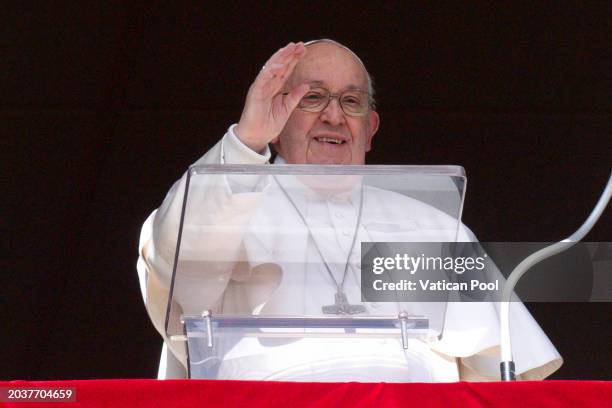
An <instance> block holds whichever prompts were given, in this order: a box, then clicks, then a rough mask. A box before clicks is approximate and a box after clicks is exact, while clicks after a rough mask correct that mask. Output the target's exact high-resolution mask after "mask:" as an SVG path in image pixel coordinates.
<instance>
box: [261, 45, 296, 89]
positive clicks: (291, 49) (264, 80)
mask: <svg viewBox="0 0 612 408" xmlns="http://www.w3.org/2000/svg"><path fill="white" fill-rule="evenodd" d="M304 54H306V47H305V46H304V44H303V43H301V42H300V43H297V44H294V43H289V44H288V45H286V46H285V47H283V48H281V49H280V50H278V51H277V52H276V53H275V54H274V55H273V56H272V57H270V59H269V60H268V62H266V65H264V66H263V68H262V70H261V72H260V73H259V75H258V76H257V78H256V79H255V82H254V83H253V85H254V86H255V87H256V88H260V89H259V91H260V92H264V93H266V94H268V96H269V97H272V96H273V95H274V94H276V93H278V92H279V91H280V89H281V88H282V86H283V85H284V83H285V81H286V80H287V78H288V77H289V76H290V75H291V73H292V72H293V69H294V68H295V66H296V65H297V63H298V62H299V60H300V59H301V58H302V57H303V56H304Z"/></svg>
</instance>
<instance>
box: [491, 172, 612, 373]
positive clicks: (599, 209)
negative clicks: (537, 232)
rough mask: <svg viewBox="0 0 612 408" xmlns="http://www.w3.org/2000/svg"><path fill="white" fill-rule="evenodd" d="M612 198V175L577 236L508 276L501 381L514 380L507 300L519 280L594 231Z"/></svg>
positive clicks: (502, 310) (528, 260) (502, 314)
mask: <svg viewBox="0 0 612 408" xmlns="http://www.w3.org/2000/svg"><path fill="white" fill-rule="evenodd" d="M611 195H612V173H611V174H610V178H609V179H608V184H606V188H605V189H604V191H603V193H602V195H601V197H600V198H599V201H598V202H597V204H596V205H595V208H593V211H591V215H589V217H588V218H587V220H586V221H585V222H584V224H582V226H581V227H580V228H578V230H576V232H574V233H573V234H572V235H570V236H569V237H568V238H566V239H564V240H563V241H560V242H557V243H555V244H552V245H549V246H547V247H546V248H542V249H540V250H539V251H537V252H534V253H533V254H531V255H529V256H528V257H527V258H525V259H524V260H523V261H522V262H521V263H520V264H518V265H517V266H516V268H514V270H513V271H512V273H511V274H510V276H508V280H507V281H506V284H505V285H504V290H503V292H502V301H501V305H500V311H499V314H500V316H499V319H500V327H501V328H500V348H501V363H500V365H499V366H500V370H501V379H502V381H514V380H515V379H516V377H515V374H514V361H512V344H511V342H510V321H509V320H510V319H509V318H510V297H511V296H512V291H513V290H514V287H515V286H516V284H517V282H518V280H519V279H520V278H521V277H522V276H523V275H524V274H525V272H527V270H529V268H531V267H532V266H533V265H535V264H537V263H538V262H540V261H543V260H544V259H546V258H549V257H551V256H553V255H556V254H558V253H559V252H563V251H565V250H566V249H568V248H570V247H571V246H573V245H574V244H576V243H577V242H578V241H580V240H581V239H582V238H584V236H585V235H586V234H587V233H588V232H589V231H590V230H591V228H593V225H595V223H596V222H597V220H598V219H599V217H600V216H601V214H602V213H603V211H604V209H605V208H606V205H608V201H610V196H611Z"/></svg>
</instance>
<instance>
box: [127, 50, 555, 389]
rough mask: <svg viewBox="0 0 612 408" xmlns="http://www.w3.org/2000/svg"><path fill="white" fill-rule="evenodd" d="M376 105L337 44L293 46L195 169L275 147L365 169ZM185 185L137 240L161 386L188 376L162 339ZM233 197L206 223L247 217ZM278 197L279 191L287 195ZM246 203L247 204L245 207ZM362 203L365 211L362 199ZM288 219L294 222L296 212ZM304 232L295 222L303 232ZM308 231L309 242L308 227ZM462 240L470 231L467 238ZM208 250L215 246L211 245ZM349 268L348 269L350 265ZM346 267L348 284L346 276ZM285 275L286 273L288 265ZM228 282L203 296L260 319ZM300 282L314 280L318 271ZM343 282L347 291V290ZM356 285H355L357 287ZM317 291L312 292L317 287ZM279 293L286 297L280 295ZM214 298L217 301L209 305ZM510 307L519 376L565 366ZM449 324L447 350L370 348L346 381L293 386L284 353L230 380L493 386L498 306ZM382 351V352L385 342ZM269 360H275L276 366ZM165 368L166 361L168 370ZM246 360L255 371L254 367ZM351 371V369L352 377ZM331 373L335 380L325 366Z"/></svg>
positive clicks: (303, 353)
mask: <svg viewBox="0 0 612 408" xmlns="http://www.w3.org/2000/svg"><path fill="white" fill-rule="evenodd" d="M374 106H375V104H374V98H373V89H372V82H371V79H370V76H369V74H368V72H367V71H366V69H365V66H364V65H363V63H362V62H361V60H360V59H359V58H358V57H357V56H356V55H355V54H354V53H353V52H352V51H351V50H349V49H348V48H346V47H345V46H343V45H341V44H338V43H337V42H334V41H331V40H318V41H312V42H310V43H306V44H303V43H297V44H294V43H290V44H288V45H287V46H285V47H284V48H281V49H280V50H278V51H277V52H276V53H275V54H274V55H273V56H272V57H271V58H270V59H269V60H268V61H267V62H266V64H265V65H264V66H263V68H262V69H261V71H260V72H259V74H258V76H257V78H256V79H255V81H254V82H253V84H252V85H251V87H250V89H249V92H248V94H247V97H246V102H245V106H244V109H243V112H242V115H241V117H240V121H239V122H238V124H236V125H233V126H231V127H230V128H229V130H228V132H227V133H226V135H225V136H224V137H223V138H222V139H221V141H220V142H219V143H217V144H216V145H215V146H214V147H213V148H212V149H211V150H210V151H209V152H207V153H206V154H205V155H204V156H203V157H202V158H201V159H200V160H198V161H197V162H196V164H224V163H227V164H264V163H267V162H268V161H269V159H270V156H271V155H270V150H269V147H268V146H269V144H272V145H273V146H274V148H275V150H276V151H277V153H278V157H277V159H276V162H277V163H279V162H280V163H291V164H364V163H365V154H366V153H367V152H368V151H370V149H371V143H372V138H373V137H374V135H375V134H376V131H377V130H378V125H379V116H378V113H377V112H376V111H375V110H374ZM184 183H185V180H184V178H183V179H181V180H179V182H178V183H177V184H175V186H174V187H173V188H172V189H171V190H170V192H169V194H168V195H167V197H166V199H165V200H164V203H163V204H162V206H161V207H160V208H159V209H158V210H157V211H155V212H154V213H153V214H152V215H151V216H150V217H149V219H148V220H147V221H146V223H145V225H144V226H143V230H142V234H141V240H140V258H139V261H138V270H139V276H140V279H141V288H142V292H143V297H144V298H145V303H146V306H147V311H148V312H149V315H150V316H151V319H152V321H153V323H154V325H155V327H156V328H157V329H158V331H159V332H160V333H161V334H162V336H163V337H164V339H165V346H164V355H163V357H162V365H161V369H160V377H163V378H167V377H180V376H184V375H185V371H184V368H185V366H186V358H185V354H184V348H183V346H182V345H177V344H176V343H175V342H173V341H170V340H168V339H167V338H166V337H165V331H164V320H165V313H166V304H167V300H168V287H169V279H170V276H171V270H172V260H173V250H174V246H173V245H174V243H175V240H176V230H177V229H176V228H177V221H178V218H179V215H180V208H181V204H182V201H181V200H182V191H183V188H184ZM279 184H280V183H279ZM227 190H228V191H230V192H229V193H227V194H228V195H229V196H228V197H225V198H223V199H224V200H226V201H222V200H220V199H218V198H215V200H208V201H211V202H215V203H213V204H211V207H210V208H209V207H206V205H208V204H207V203H204V206H203V207H202V213H204V214H206V216H208V214H214V213H215V212H219V209H220V208H224V209H225V210H226V209H227V208H228V207H230V206H231V205H235V206H236V205H237V204H236V203H239V204H238V205H237V207H240V206H242V208H243V209H244V208H247V207H249V204H248V203H249V201H248V200H251V199H252V195H249V194H247V195H246V197H243V196H244V194H241V192H240V191H239V190H240V189H232V188H231V186H230V188H228V189H227ZM280 190H281V191H283V187H282V186H280ZM285 193H286V192H285ZM366 194H367V193H366ZM287 198H288V200H289V202H291V198H290V197H289V196H287ZM241 200H244V201H243V202H245V203H247V204H240V203H241ZM383 201H384V200H383ZM383 201H381V202H380V205H384V203H383ZM219 202H223V204H219ZM270 202H271V203H272V204H271V205H279V204H278V202H279V200H274V201H270ZM361 203H363V197H362V199H361ZM291 204H292V205H293V207H294V208H293V209H294V210H296V212H297V213H299V208H298V206H297V205H295V204H294V203H293V202H291ZM215 205H216V207H214V206H215ZM360 205H361V204H360ZM250 207H252V206H250ZM293 209H290V210H289V212H292V211H293ZM366 216H367V214H365V215H364V218H365V217H366ZM279 217H282V211H279ZM291 217H293V218H294V219H295V218H296V216H295V213H292V216H291ZM300 217H302V215H300ZM359 217H361V209H360V210H359V216H358V218H357V225H358V226H357V229H355V236H357V234H358V233H360V231H358V229H359V228H362V227H360V225H359V223H360V218H359ZM302 218H303V217H302ZM303 221H304V224H306V227H307V228H308V224H307V222H306V220H305V219H303ZM286 222H289V223H290V222H292V220H291V219H289V218H288V219H287V221H286ZM299 223H300V221H299V219H298V220H297V224H299ZM308 230H309V231H308V232H309V233H310V229H309V228H308ZM465 231H469V230H467V229H465ZM311 235H312V234H311ZM464 235H465V236H464V238H465V239H473V237H472V236H470V233H469V232H466V233H465V234H464ZM311 238H312V240H311V241H309V242H310V243H309V244H306V245H307V247H309V248H310V249H309V250H312V246H313V245H314V246H318V245H317V244H316V241H317V239H315V237H314V236H312V237H311ZM211 245H212V247H214V245H215V243H211ZM352 249H353V247H352V246H351V248H350V249H349V251H348V252H349V257H350V256H351V252H352ZM207 250H211V249H210V248H209V249H206V248H202V249H201V253H202V254H204V255H205V254H206V251H207ZM317 250H318V252H319V255H320V257H321V258H323V264H325V266H326V268H327V269H328V272H329V275H330V276H331V277H332V278H334V276H332V275H333V274H332V272H331V271H330V270H329V267H327V265H326V262H325V259H324V258H325V257H324V256H323V253H321V250H320V249H318V248H317ZM211 251H212V250H211ZM251 252H254V251H251ZM204 255H203V256H204ZM346 268H348V261H347V266H346ZM346 268H345V271H344V278H346V276H347V269H346ZM212 269H214V268H212ZM212 269H211V270H212ZM253 269H255V268H253ZM287 269H289V267H288V266H287ZM252 272H253V271H251V273H252ZM211 273H212V272H211ZM224 273H225V275H222V276H221V275H219V277H218V279H217V277H215V279H211V280H210V282H211V285H212V286H214V285H217V283H215V282H223V284H224V285H227V286H225V287H224V288H219V289H215V290H216V293H215V291H214V290H212V289H211V288H206V290H209V292H208V293H207V296H204V297H208V298H211V299H215V302H216V304H219V302H225V304H226V306H227V309H224V310H230V309H231V308H232V307H234V308H238V307H237V306H236V305H237V304H241V305H243V307H242V309H249V310H238V312H242V313H251V312H253V313H254V311H253V310H252V307H245V306H244V304H243V303H241V302H240V301H238V302H234V303H233V304H230V303H228V299H231V298H232V295H230V294H228V296H225V295H223V296H221V295H222V293H223V292H224V291H225V292H226V293H228V291H229V290H230V289H229V288H230V284H229V283H228V282H230V283H231V282H232V281H233V280H239V278H238V277H237V274H238V272H237V271H236V270H233V271H232V270H230V271H226V272H224ZM304 273H310V274H313V272H312V271H310V272H304ZM323 275H325V273H323ZM344 278H343V279H342V283H344ZM356 280H357V279H355V281H356ZM338 282H339V279H336V278H334V283H336V285H337V286H338V292H340V293H341V294H342V295H344V293H343V288H342V287H341V285H338ZM355 284H356V285H357V284H358V282H355ZM356 285H355V286H356ZM243 286H244V285H243ZM315 286H316V285H315ZM312 289H313V291H315V292H316V291H318V290H319V287H315V288H312ZM277 292H282V291H281V290H277ZM210 293H212V294H213V295H211V296H209V295H210ZM288 293H289V292H288ZM266 296H267V298H266V299H265V301H266V302H267V305H266V306H267V307H268V306H269V307H272V306H273V305H276V306H278V307H281V308H282V307H283V302H284V299H287V296H289V297H290V296H292V295H291V293H289V294H287V293H286V294H285V297H284V298H274V296H272V295H269V294H268V295H266ZM234 297H236V295H234ZM238 297H240V295H238ZM238 300H240V299H238ZM211 307H214V306H211ZM513 308H514V314H513V316H514V317H513V319H514V321H513V325H515V326H516V327H517V328H518V329H519V330H520V331H521V333H522V339H523V343H522V345H521V346H519V347H518V349H519V350H521V351H517V354H518V355H519V356H518V357H517V358H515V360H516V361H517V363H518V366H519V367H518V369H517V373H518V374H519V375H522V377H523V378H528V379H538V378H544V377H546V376H547V375H549V374H550V373H551V372H553V371H554V370H556V369H557V368H558V367H559V366H560V364H561V359H560V356H559V355H558V353H557V352H556V350H555V349H554V347H553V346H552V344H550V342H549V341H548V339H547V338H546V336H545V335H544V334H543V333H542V332H541V329H540V328H539V326H538V325H537V323H535V321H533V319H532V318H531V316H530V315H529V313H528V312H527V311H526V309H524V307H523V306H522V304H520V303H517V304H515V305H513ZM238 309H240V308H238ZM445 324H446V327H447V328H448V329H445V335H444V337H443V339H442V341H439V342H433V343H427V342H422V341H418V342H414V344H412V345H411V347H410V348H411V350H412V352H413V353H415V354H414V355H412V357H410V358H408V357H406V356H403V355H402V356H398V355H392V356H391V357H390V355H389V353H388V352H387V351H384V350H383V352H382V353H380V354H377V353H376V352H374V353H372V352H371V350H372V348H371V347H370V346H371V344H370V345H369V346H366V347H365V349H366V350H368V354H369V355H368V356H359V358H363V359H365V358H366V357H367V358H369V360H367V362H366V363H364V361H366V360H362V361H361V363H358V364H356V365H355V366H354V367H353V365H352V362H351V360H350V358H353V357H350V358H349V360H346V361H344V362H340V363H338V364H339V365H344V366H343V367H341V370H340V371H341V373H342V374H339V375H336V374H333V375H330V376H327V377H326V373H325V372H317V373H315V374H313V376H312V377H308V375H302V374H300V375H297V376H296V375H295V370H294V371H293V374H292V375H293V377H292V376H291V375H288V374H287V375H283V374H282V373H287V372H288V371H287V369H292V367H282V364H283V363H284V362H283V361H280V360H282V359H283V358H284V357H282V356H283V354H282V353H281V354H277V355H276V357H274V354H269V356H268V357H266V354H265V353H264V359H266V358H267V360H268V361H262V360H258V361H257V362H255V363H254V364H257V365H258V372H260V373H261V374H260V376H259V377H257V376H255V377H249V376H248V375H235V374H233V373H239V374H240V373H244V372H245V371H248V370H244V369H242V370H241V369H240V368H241V367H240V364H243V363H242V362H243V361H249V360H248V359H246V360H240V359H235V360H234V361H233V363H234V366H233V367H232V365H231V364H230V362H228V364H226V367H225V369H226V373H228V374H227V375H228V376H230V377H232V378H238V379H262V378H270V379H277V380H283V379H291V378H298V379H302V380H303V379H310V380H317V379H319V378H324V379H332V380H354V379H364V377H363V376H361V373H360V375H353V374H352V373H356V372H357V371H356V370H360V371H361V372H363V371H366V372H367V371H368V370H372V369H373V368H375V367H377V366H383V365H384V366H385V369H381V370H379V371H378V372H377V373H376V374H373V376H372V378H371V379H372V380H379V381H404V380H406V381H409V380H414V381H456V380H459V379H468V380H485V379H495V377H496V375H497V361H498V360H497V350H498V349H497V346H498V344H499V340H498V336H497V330H498V329H497V327H498V326H497V320H496V316H495V308H494V306H493V305H492V304H487V303H480V304H476V303H474V304H468V305H455V306H453V307H451V308H449V309H448V311H447V313H446V323H445ZM378 345H379V346H380V343H378ZM310 346H312V344H311V345H310ZM168 347H169V349H170V351H168ZM289 347H293V348H288V349H287V350H288V351H287V353H288V354H286V356H291V357H292V358H293V356H296V355H298V356H300V358H302V359H301V360H299V361H297V360H296V363H295V364H296V366H298V365H299V366H304V365H307V366H309V367H312V366H313V365H314V364H313V363H312V361H310V360H308V358H310V357H309V356H310V355H312V354H319V352H321V353H322V352H323V347H322V346H317V345H315V347H314V348H312V347H311V348H310V349H308V345H305V344H300V343H299V342H298V343H296V344H293V345H291V346H289ZM317 347H318V348H317ZM340 347H342V345H340ZM368 347H370V348H368ZM379 348H380V347H379ZM383 348H384V347H383ZM530 348H531V350H530ZM362 349H363V347H362ZM279 350H283V348H282V347H279V348H276V349H274V352H279ZM394 350H395V349H394ZM271 353H272V351H271ZM415 356H417V357H418V358H417V357H415ZM355 358H357V357H355ZM319 359H320V356H319ZM377 359H378V360H377ZM383 359H386V360H385V361H386V363H385V364H387V365H385V364H382V363H379V362H380V361H382V360H383ZM270 360H274V361H272V362H270ZM408 360H410V361H413V362H414V361H416V363H415V364H416V365H415V366H413V367H410V368H408V369H407V368H406V367H403V365H405V362H406V361H408ZM165 361H168V363H167V365H166V364H165ZM250 361H251V364H253V360H250ZM389 361H391V362H390V363H389ZM279 364H280V365H279ZM364 364H365V366H364ZM262 367H265V368H262ZM364 367H365V369H364ZM378 368H380V367H378ZM351 369H354V370H353V372H351ZM232 370H233V371H232ZM327 370H328V371H333V369H330V368H329V367H328V368H327ZM289 371H290V370H289ZM279 373H281V374H279ZM347 373H348V374H347ZM365 379H366V380H367V379H368V378H367V377H366V378H365Z"/></svg>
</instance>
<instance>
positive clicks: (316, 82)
mask: <svg viewBox="0 0 612 408" xmlns="http://www.w3.org/2000/svg"><path fill="white" fill-rule="evenodd" d="M306 83H307V84H308V85H311V86H312V85H316V86H320V87H326V86H327V84H326V83H325V82H324V81H320V80H312V81H306ZM344 91H362V92H367V91H366V90H365V89H363V88H362V87H360V86H357V85H349V86H347V87H346V88H345V89H344ZM344 91H343V92H344Z"/></svg>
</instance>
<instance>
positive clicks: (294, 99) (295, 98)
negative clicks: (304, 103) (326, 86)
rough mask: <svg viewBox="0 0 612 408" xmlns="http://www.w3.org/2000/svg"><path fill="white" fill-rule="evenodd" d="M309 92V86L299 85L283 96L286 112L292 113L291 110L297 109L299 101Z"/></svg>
mask: <svg viewBox="0 0 612 408" xmlns="http://www.w3.org/2000/svg"><path fill="white" fill-rule="evenodd" d="M309 90H310V85H308V84H301V85H299V86H297V87H295V88H293V89H292V90H291V92H289V93H288V94H287V95H286V96H285V107H286V109H287V112H293V110H294V109H295V108H296V107H297V105H298V103H300V100H301V99H302V98H303V97H304V95H306V93H307V92H308V91H309Z"/></svg>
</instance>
